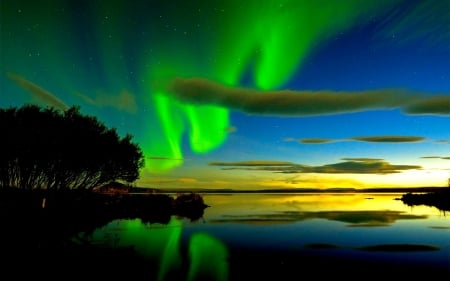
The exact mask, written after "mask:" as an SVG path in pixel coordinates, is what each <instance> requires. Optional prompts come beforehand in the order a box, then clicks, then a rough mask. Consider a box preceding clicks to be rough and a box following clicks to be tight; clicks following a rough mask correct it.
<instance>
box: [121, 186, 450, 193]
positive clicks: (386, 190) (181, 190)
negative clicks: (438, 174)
mask: <svg viewBox="0 0 450 281" xmlns="http://www.w3.org/2000/svg"><path fill="white" fill-rule="evenodd" d="M446 189H449V188H448V187H398V188H385V187H383V188H381V187H380V188H364V189H359V188H345V187H344V188H326V189H319V188H285V189H231V188H230V189H228V188H225V189H208V188H192V189H186V188H164V189H158V188H145V187H134V188H132V190H130V192H136V193H140V192H143V193H149V192H150V193H186V192H197V193H408V192H411V193H424V192H435V191H442V190H446Z"/></svg>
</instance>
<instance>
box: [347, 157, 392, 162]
mask: <svg viewBox="0 0 450 281" xmlns="http://www.w3.org/2000/svg"><path fill="white" fill-rule="evenodd" d="M342 160H345V161H361V162H372V161H374V162H377V161H383V159H381V158H342Z"/></svg>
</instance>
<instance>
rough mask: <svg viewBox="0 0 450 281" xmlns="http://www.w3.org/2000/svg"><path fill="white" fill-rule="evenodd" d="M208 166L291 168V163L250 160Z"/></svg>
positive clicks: (214, 163)
mask: <svg viewBox="0 0 450 281" xmlns="http://www.w3.org/2000/svg"><path fill="white" fill-rule="evenodd" d="M209 165H210V166H249V167H251V166H291V165H294V163H292V162H287V161H271V160H250V161H240V162H210V163H209Z"/></svg>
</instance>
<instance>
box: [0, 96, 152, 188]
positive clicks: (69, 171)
mask: <svg viewBox="0 0 450 281" xmlns="http://www.w3.org/2000/svg"><path fill="white" fill-rule="evenodd" d="M79 110H80V108H79V107H77V106H72V107H71V108H69V109H67V110H65V111H58V110H56V109H54V108H40V107H38V106H36V105H24V106H23V107H21V108H17V107H11V108H7V109H0V132H1V133H2V136H1V137H0V155H1V157H0V187H2V188H5V187H17V188H21V189H49V190H61V189H92V188H94V187H96V186H98V185H102V184H105V183H108V182H110V181H115V180H122V181H126V182H129V183H130V182H133V181H135V180H136V179H138V178H139V170H140V169H141V168H142V167H143V165H144V158H143V153H142V151H141V149H140V148H139V146H138V145H137V144H135V143H133V142H132V136H131V135H129V134H127V135H126V136H125V137H123V138H120V137H119V135H118V134H117V131H116V129H115V128H112V129H109V128H107V127H106V126H105V125H104V124H102V123H101V122H99V121H98V120H97V118H96V117H93V116H87V115H82V114H81V113H80V111H79Z"/></svg>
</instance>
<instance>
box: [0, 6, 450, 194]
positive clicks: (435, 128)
mask: <svg viewBox="0 0 450 281" xmlns="http://www.w3.org/2000/svg"><path fill="white" fill-rule="evenodd" d="M0 71H1V73H0V106H1V107H10V106H22V105H23V104H30V103H33V104H38V105H41V106H51V107H55V108H58V109H61V110H64V109H66V108H68V107H70V106H72V105H77V106H80V109H81V112H82V113H83V114H88V115H93V116H96V117H97V118H98V119H99V120H100V121H101V122H103V123H104V124H105V125H107V126H108V127H114V128H116V129H117V131H118V132H119V134H121V135H125V134H127V133H130V134H131V135H133V140H134V141H135V142H136V143H137V144H138V145H139V146H140V147H141V149H142V150H143V152H144V154H145V163H146V164H145V168H144V169H143V170H142V171H141V175H140V178H139V180H138V181H137V182H136V185H137V186H140V187H155V188H186V189H194V188H211V189H277V188H335V187H351V188H368V187H420V186H446V185H447V179H448V178H450V122H449V121H450V118H449V117H450V1H448V0H428V1H418V0H407V1H406V0H389V1H388V0H386V1H384V0H365V1H360V0H348V1H338V0H318V1H309V0H285V1H275V0H273V1H269V0H248V1H238V0H227V1H218V0H195V1H181V0H168V1H157V0H152V1H151V0H150V1H144V0H135V1H122V0H107V1H103V0H93V1H88V0H43V1H26V0H14V1H13V0H0ZM112 153H113V152H112Z"/></svg>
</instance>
